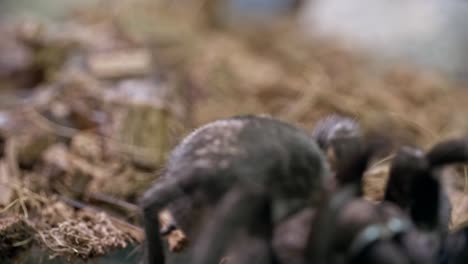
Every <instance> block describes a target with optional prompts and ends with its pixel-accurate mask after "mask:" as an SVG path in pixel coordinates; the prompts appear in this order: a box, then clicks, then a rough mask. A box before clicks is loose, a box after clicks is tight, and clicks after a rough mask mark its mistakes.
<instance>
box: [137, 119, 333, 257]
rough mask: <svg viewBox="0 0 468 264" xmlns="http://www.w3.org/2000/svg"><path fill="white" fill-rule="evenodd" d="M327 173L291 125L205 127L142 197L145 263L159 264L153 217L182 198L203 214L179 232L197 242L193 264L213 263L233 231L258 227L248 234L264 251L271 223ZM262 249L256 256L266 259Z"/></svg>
mask: <svg viewBox="0 0 468 264" xmlns="http://www.w3.org/2000/svg"><path fill="white" fill-rule="evenodd" d="M327 175H328V168H327V166H326V162H325V160H324V157H323V155H322V153H321V151H320V150H319V148H318V147H317V145H316V143H315V142H314V141H313V140H311V139H310V137H309V136H308V134H307V133H306V132H304V131H302V130H300V129H298V128H296V127H294V126H292V125H289V124H286V123H284V122H281V121H279V120H276V119H273V118H266V117H259V116H239V117H233V118H228V119H223V120H218V121H215V122H212V123H209V124H207V125H205V126H203V127H201V128H199V129H197V130H195V131H194V132H192V133H191V134H190V135H188V136H187V137H186V138H185V139H184V140H182V142H181V143H180V144H179V145H178V146H177V147H176V148H175V149H174V150H173V152H172V154H171V156H170V158H169V161H168V164H167V168H166V171H165V174H164V175H163V177H162V178H161V179H159V180H158V181H157V182H156V183H155V184H154V185H153V186H152V187H151V188H150V189H149V190H148V191H147V192H146V193H145V194H144V196H143V198H142V200H141V206H142V209H143V214H144V225H145V234H146V249H145V251H146V256H145V259H146V262H147V263H157V264H162V263H164V254H163V250H162V241H161V238H160V234H159V233H160V230H159V229H160V227H159V224H158V222H157V219H156V216H157V215H158V213H159V212H161V210H162V209H163V208H166V207H167V206H170V204H171V203H174V202H181V201H182V202H187V203H189V206H188V207H189V208H190V207H192V208H194V207H197V208H201V210H202V211H203V214H205V213H206V214H208V215H209V216H210V217H209V218H204V219H203V221H200V222H197V224H194V225H190V227H189V228H190V229H192V230H184V231H186V232H187V233H189V234H190V235H191V236H192V237H191V239H192V240H197V243H193V244H194V245H195V246H196V249H195V250H193V252H195V255H194V258H193V259H194V263H199V264H201V263H203V264H210V263H218V262H219V259H220V258H221V256H222V254H224V252H225V250H226V248H227V247H228V244H229V243H234V242H233V241H235V234H236V233H237V232H238V231H240V230H246V229H247V230H257V231H258V230H263V231H258V232H248V233H249V234H251V235H252V239H254V240H257V241H263V242H264V244H265V245H264V252H268V250H269V248H270V245H269V244H270V241H271V232H272V230H271V229H272V228H273V227H272V225H274V223H275V222H276V221H279V220H280V219H282V218H284V217H286V216H287V215H290V214H291V213H294V212H295V211H297V210H299V209H302V208H305V207H308V206H312V205H313V204H314V201H316V200H317V199H318V198H317V195H318V194H319V193H320V190H321V189H322V183H323V179H324V178H325V177H327ZM175 222H176V224H177V216H176V217H175ZM205 227H206V228H205ZM260 227H261V228H260ZM193 230H196V231H193ZM264 252H263V253H261V252H259V255H262V256H265V258H267V259H268V257H267V256H269V257H271V254H270V255H269V254H267V253H264ZM267 259H264V260H263V261H265V262H261V261H260V262H259V263H267V262H268V261H269V260H267Z"/></svg>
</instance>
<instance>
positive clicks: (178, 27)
mask: <svg viewBox="0 0 468 264" xmlns="http://www.w3.org/2000/svg"><path fill="white" fill-rule="evenodd" d="M466 17H468V2H466V1H463V0H445V1H443V0H425V1H423V0H392V1H389V0H372V1H371V0H309V1H308V0H178V1H171V0H133V1H130V0H113V1H109V0H107V1H106V0H85V1H83V0H81V1H77V0H42V1H36V0H3V1H2V2H0V34H1V35H2V41H1V42H0V143H1V144H0V150H1V151H0V154H1V155H0V158H1V159H0V172H1V173H0V209H1V211H0V212H1V213H2V214H5V215H6V216H3V218H0V220H1V221H0V234H9V233H8V232H10V231H11V230H12V229H11V228H12V227H14V228H15V229H14V230H18V228H20V230H24V234H23V235H24V237H23V240H24V239H27V238H28V237H31V236H32V237H34V239H31V241H34V243H25V245H24V249H29V248H30V247H29V246H30V245H31V244H33V245H35V246H36V248H40V249H44V248H46V249H47V250H48V251H44V252H42V254H44V256H45V257H44V261H45V262H44V263H49V262H47V261H50V260H46V259H48V258H47V256H48V255H53V254H55V255H59V256H61V257H64V256H66V257H70V256H72V257H77V256H78V257H80V258H82V259H89V258H93V257H95V256H102V255H106V254H107V253H108V252H109V251H110V250H111V249H113V248H122V247H124V248H125V247H126V246H127V245H130V244H132V245H133V244H135V245H138V244H139V242H141V240H142V233H141V229H140V227H139V225H140V223H139V220H138V217H137V208H136V205H135V204H136V200H137V198H138V197H139V195H141V193H142V192H143V191H144V190H145V189H146V188H148V186H149V184H150V183H151V182H152V181H153V180H155V179H156V178H157V173H155V171H156V172H157V171H158V170H159V169H160V168H161V167H162V166H163V164H164V161H165V158H166V156H167V153H168V151H169V150H170V149H171V148H172V147H173V146H174V144H176V143H177V142H178V140H179V139H180V138H181V137H182V136H183V135H185V134H186V133H187V132H188V131H190V130H191V129H194V128H195V127H197V126H199V125H201V124H204V123H206V122H209V121H212V120H214V119H217V118H223V117H228V116H232V115H237V114H247V113H255V114H269V115H272V116H274V117H277V118H281V119H283V120H286V121H289V122H292V123H294V124H296V125H298V126H300V127H303V128H304V129H307V130H309V131H310V130H311V129H312V127H313V125H314V124H315V122H316V121H317V120H318V119H319V118H321V117H323V116H325V115H327V114H331V113H338V114H344V115H349V116H352V117H355V118H356V119H357V120H358V121H359V122H361V123H362V124H363V126H364V127H365V128H367V129H369V130H374V131H384V132H389V131H391V135H390V136H391V137H392V138H393V139H395V142H397V144H403V143H409V144H416V145H419V146H421V147H428V146H430V145H432V144H433V143H434V142H437V141H439V140H442V139H446V138H449V137H453V136H463V135H466V134H467V132H468V119H467V118H466V116H467V115H468V97H467V92H468V90H467V89H466V87H467V85H468V78H467V76H468V75H467V73H468V25H467V22H466V19H465V18H466ZM387 134H388V133H387ZM382 166H383V167H382V168H381V170H376V172H375V177H374V178H372V177H371V178H369V179H370V180H369V182H370V183H369V184H368V189H367V195H368V196H370V197H371V198H372V199H375V200H378V199H380V198H381V196H382V188H383V187H382V186H383V185H384V183H385V177H386V176H385V175H386V174H385V172H386V167H385V163H382ZM459 176H460V177H454V178H453V179H454V180H453V182H450V184H451V186H454V187H453V190H452V191H451V199H452V202H454V204H455V205H456V207H457V208H458V209H457V210H454V219H455V220H454V223H453V225H454V226H460V225H462V224H463V223H465V221H466V220H468V214H467V213H465V212H466V210H464V208H466V205H465V195H464V194H463V189H464V187H465V183H464V182H465V181H464V177H465V175H464V174H463V173H460V175H459ZM96 211H98V212H106V213H105V214H96ZM18 217H19V218H18ZM24 219H28V220H29V222H28V223H27V222H24V221H23V220H24ZM31 225H32V227H33V229H34V230H36V231H35V232H39V233H40V234H41V235H40V236H36V233H35V232H32V231H31V230H32V229H31ZM18 226H19V227H18ZM77 226H81V227H80V228H78V227H77ZM38 230H39V231H38ZM2 232H3V233H2ZM15 232H16V231H15ZM15 234H16V233H15ZM31 234H33V235H31ZM5 237H8V239H10V237H9V236H6V235H5ZM76 237H80V238H83V237H85V238H86V239H88V240H86V241H88V242H86V241H85V239H83V240H76ZM11 239H12V241H14V239H17V236H13V235H12V236H11ZM80 241H81V242H80ZM90 241H91V242H90ZM11 243H13V242H11V241H10V243H6V242H1V241H0V253H1V252H10V253H8V254H9V255H8V256H9V258H10V259H12V258H14V257H18V254H17V253H15V252H22V251H18V250H22V249H21V247H20V248H18V247H15V248H14V249H15V250H12V247H11V246H9V245H10V244H11ZM2 250H3V251H2ZM126 250H127V251H128V252H127V251H126V253H132V254H133V255H132V256H134V257H135V256H137V255H138V254H137V253H134V251H133V247H131V248H128V247H127V249H126ZM27 252H29V253H30V254H31V256H36V255H34V254H39V253H38V252H37V251H33V250H29V251H27ZM51 252H52V253H51ZM120 253H122V252H120ZM120 253H119V252H117V254H120ZM1 255H2V254H0V256H1ZM10 255H11V256H10ZM5 256H6V255H5ZM23 256H25V255H23ZM109 258H111V256H110V257H109ZM117 259H121V260H122V257H117ZM36 260H37V258H36V257H34V258H32V260H30V261H33V262H31V263H37V262H34V261H36ZM113 261H114V262H111V263H117V262H115V261H116V260H115V259H113ZM122 261H124V260H122ZM125 261H127V262H125ZM125 261H124V262H122V263H133V262H131V260H125ZM58 263H60V262H58ZM182 263H183V261H182Z"/></svg>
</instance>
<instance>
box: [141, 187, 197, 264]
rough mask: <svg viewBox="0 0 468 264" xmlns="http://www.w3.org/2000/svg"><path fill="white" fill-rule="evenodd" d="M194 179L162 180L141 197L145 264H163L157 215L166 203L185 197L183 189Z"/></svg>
mask: <svg viewBox="0 0 468 264" xmlns="http://www.w3.org/2000/svg"><path fill="white" fill-rule="evenodd" d="M194 182H195V179H190V178H187V179H185V181H183V180H182V179H179V180H174V179H163V180H160V181H158V182H156V183H155V184H154V185H153V186H152V187H151V189H149V190H148V191H146V192H145V194H144V195H143V197H142V199H141V201H140V206H141V208H142V211H143V212H142V213H143V225H144V230H145V239H146V241H145V248H144V252H145V253H144V263H145V264H164V263H165V258H164V250H163V243H162V239H161V234H160V223H159V219H158V216H159V213H160V212H161V211H162V210H163V209H164V208H165V207H166V206H167V204H168V203H170V202H171V201H174V200H175V199H177V198H179V197H181V196H182V195H186V194H187V193H186V192H185V190H186V189H187V188H185V189H184V187H187V186H190V185H193V183H194Z"/></svg>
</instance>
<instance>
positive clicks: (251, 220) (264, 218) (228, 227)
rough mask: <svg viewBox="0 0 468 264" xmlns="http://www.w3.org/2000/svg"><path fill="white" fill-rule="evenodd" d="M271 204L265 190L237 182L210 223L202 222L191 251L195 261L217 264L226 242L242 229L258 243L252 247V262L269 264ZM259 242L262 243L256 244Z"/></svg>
mask: <svg viewBox="0 0 468 264" xmlns="http://www.w3.org/2000/svg"><path fill="white" fill-rule="evenodd" d="M270 206H271V205H270V199H269V197H268V196H267V195H266V194H265V193H263V192H256V191H252V190H248V189H247V188H245V187H243V186H240V185H237V186H235V187H233V188H232V189H231V190H230V191H229V192H228V193H227V194H226V195H225V197H224V198H223V199H222V200H221V202H220V203H219V204H218V205H217V207H216V211H215V212H213V217H212V220H211V223H208V224H207V225H205V227H204V229H203V232H202V233H201V235H200V238H199V240H198V244H197V245H196V248H195V250H194V254H195V256H194V263H195V264H218V263H219V262H220V260H221V258H222V257H223V254H225V253H226V252H225V251H226V249H227V247H228V246H229V245H228V243H231V242H232V241H234V240H235V238H236V237H237V236H236V234H238V233H237V232H239V231H242V230H243V229H245V228H246V229H247V230H246V231H247V233H248V235H249V236H251V238H252V239H254V240H255V242H256V245H257V246H256V247H255V248H256V250H257V251H258V252H255V256H253V258H255V263H258V264H267V263H272V260H271V258H272V257H273V255H272V252H271V243H270V242H271V237H272V224H271V207H270ZM259 243H260V244H261V246H258V245H259ZM235 253H242V252H235ZM249 253H250V252H249ZM253 258H252V259H253ZM241 259H242V257H241ZM252 259H251V260H252Z"/></svg>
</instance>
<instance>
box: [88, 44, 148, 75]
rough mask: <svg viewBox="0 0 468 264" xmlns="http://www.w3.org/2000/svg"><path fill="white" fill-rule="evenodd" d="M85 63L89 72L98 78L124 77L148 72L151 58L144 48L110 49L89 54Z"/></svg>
mask: <svg viewBox="0 0 468 264" xmlns="http://www.w3.org/2000/svg"><path fill="white" fill-rule="evenodd" d="M87 65H88V68H89V70H90V72H91V74H93V75H94V76H96V77H98V78H104V79H113V78H124V77H131V76H142V75H145V74H147V73H149V72H150V70H151V68H152V58H151V53H150V52H149V51H148V50H146V49H135V50H121V51H111V52H102V53H95V54H91V55H90V56H89V57H88V60H87Z"/></svg>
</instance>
